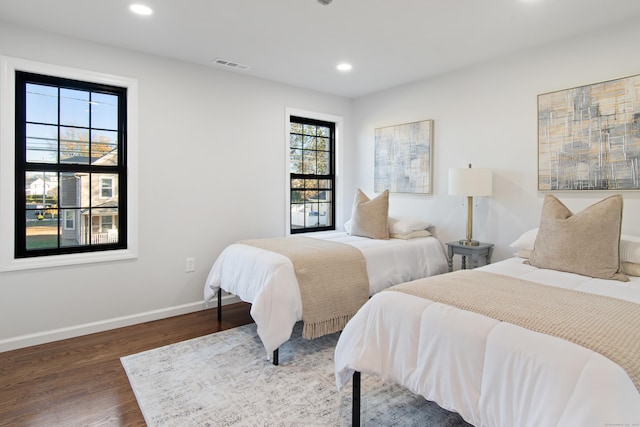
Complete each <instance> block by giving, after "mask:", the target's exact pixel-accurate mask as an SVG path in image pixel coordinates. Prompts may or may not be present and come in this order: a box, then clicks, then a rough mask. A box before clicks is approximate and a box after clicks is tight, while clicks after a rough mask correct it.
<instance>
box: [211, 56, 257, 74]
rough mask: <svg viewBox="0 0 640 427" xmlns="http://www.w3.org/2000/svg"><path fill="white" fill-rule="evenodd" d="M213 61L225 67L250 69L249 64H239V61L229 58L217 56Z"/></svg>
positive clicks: (242, 69)
mask: <svg viewBox="0 0 640 427" xmlns="http://www.w3.org/2000/svg"><path fill="white" fill-rule="evenodd" d="M213 63H214V64H216V65H221V66H223V67H227V68H233V69H234V70H241V71H244V70H248V69H249V66H248V65H244V64H238V63H237V62H234V61H229V60H228V59H222V58H216V59H214V60H213Z"/></svg>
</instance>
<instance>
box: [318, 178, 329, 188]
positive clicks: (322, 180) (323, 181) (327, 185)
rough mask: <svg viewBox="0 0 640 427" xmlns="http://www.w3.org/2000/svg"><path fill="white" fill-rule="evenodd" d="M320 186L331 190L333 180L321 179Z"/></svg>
mask: <svg viewBox="0 0 640 427" xmlns="http://www.w3.org/2000/svg"><path fill="white" fill-rule="evenodd" d="M318 187H319V188H322V189H325V190H331V188H332V186H331V180H330V179H321V180H318Z"/></svg>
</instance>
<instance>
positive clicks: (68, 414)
mask: <svg viewBox="0 0 640 427" xmlns="http://www.w3.org/2000/svg"><path fill="white" fill-rule="evenodd" d="M249 309H250V305H249V304H245V303H237V304H231V305H227V306H224V307H223V308H222V311H223V316H222V322H218V320H217V310H216V309H212V310H205V311H199V312H196V313H190V314H185V315H182V316H176V317H172V318H169V319H163V320H157V321H154V322H148V323H143V324H140V325H134V326H129V327H125V328H119V329H114V330H111V331H106V332H101V333H97V334H91V335H86V336H83V337H78V338H71V339H67V340H63V341H57V342H53V343H49V344H43V345H37V346H33V347H29V348H24V349H19V350H13V351H8V352H3V353H0V426H47V427H51V426H95V425H114V426H144V425H145V423H144V419H143V417H142V414H141V413H140V409H139V408H138V403H137V402H136V398H135V396H134V394H133V391H132V390H131V387H130V386H129V380H128V379H127V375H126V374H125V372H124V369H123V368H122V365H121V364H120V357H122V356H127V355H129V354H134V353H139V352H141V351H145V350H149V349H152V348H156V347H160V346H163V345H167V344H173V343H176V342H179V341H184V340H187V339H190V338H195V337H199V336H202V335H207V334H211V333H214V332H218V331H221V330H225V329H230V328H234V327H236V326H240V325H245V324H248V323H252V322H253V319H252V318H251V316H250V314H249Z"/></svg>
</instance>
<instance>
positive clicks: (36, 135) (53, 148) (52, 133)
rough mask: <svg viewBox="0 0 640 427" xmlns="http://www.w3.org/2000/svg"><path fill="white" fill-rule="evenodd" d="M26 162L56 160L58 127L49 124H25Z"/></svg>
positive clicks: (55, 161) (53, 161)
mask: <svg viewBox="0 0 640 427" xmlns="http://www.w3.org/2000/svg"><path fill="white" fill-rule="evenodd" d="M26 131H27V135H26V143H27V147H26V148H27V162H29V163H57V162H58V127H57V126H50V125H34V124H27V125H26Z"/></svg>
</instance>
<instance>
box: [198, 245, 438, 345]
mask: <svg viewBox="0 0 640 427" xmlns="http://www.w3.org/2000/svg"><path fill="white" fill-rule="evenodd" d="M313 237H316V238H324V239H327V240H333V241H336V242H340V243H346V244H349V245H352V246H354V247H356V248H358V249H360V251H361V252H362V253H363V255H364V257H365V260H366V263H367V274H368V276H369V295H373V294H375V293H377V292H379V291H381V290H382V289H386V288H388V287H389V286H393V285H396V284H398V283H402V282H406V281H409V280H414V279H418V278H421V277H427V276H431V275H434V274H440V273H444V272H446V271H447V260H446V256H445V254H444V251H443V248H442V244H441V243H440V242H439V241H438V240H437V239H436V238H434V237H425V238H419V239H411V240H400V239H390V240H374V239H367V238H363V237H356V236H350V235H348V234H347V233H342V232H335V233H315V235H314V236H313ZM220 288H222V289H223V290H225V291H227V292H229V293H231V294H234V295H237V296H238V297H239V298H240V299H241V300H243V301H246V302H249V303H251V304H252V306H251V316H252V317H253V319H254V321H255V322H256V325H257V330H258V335H259V336H260V339H261V341H262V343H263V344H264V347H265V350H266V352H267V354H268V355H270V354H271V353H272V352H273V351H274V350H276V349H277V348H278V347H280V345H282V344H283V343H285V342H286V341H288V340H289V337H290V336H291V332H292V330H293V326H294V325H295V323H296V322H297V321H299V320H302V303H301V298H300V290H299V287H298V282H297V279H296V276H295V272H294V269H293V265H292V264H291V261H290V260H289V259H288V258H287V257H285V256H284V255H280V254H278V253H275V252H271V251H266V250H264V249H259V248H255V247H252V246H248V245H243V244H237V243H236V244H232V245H229V246H228V247H226V248H225V249H224V251H223V252H222V253H221V254H220V256H219V257H218V258H217V259H216V261H215V263H214V265H213V266H212V268H211V270H210V272H209V275H208V277H207V280H206V282H205V286H204V298H205V301H207V302H208V301H210V300H211V299H213V298H214V297H215V296H216V295H217V292H218V290H219V289H220Z"/></svg>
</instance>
